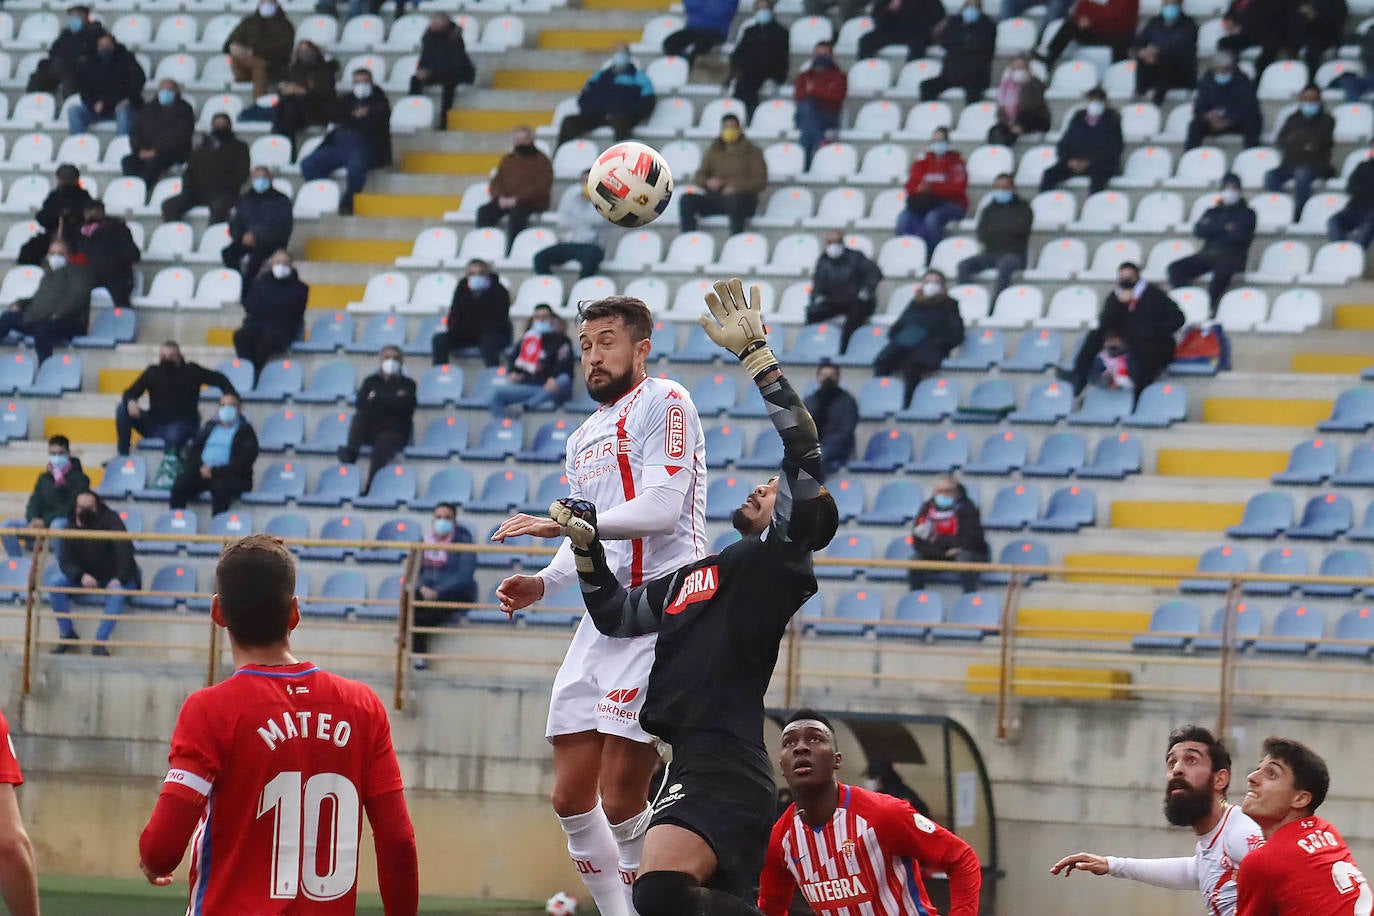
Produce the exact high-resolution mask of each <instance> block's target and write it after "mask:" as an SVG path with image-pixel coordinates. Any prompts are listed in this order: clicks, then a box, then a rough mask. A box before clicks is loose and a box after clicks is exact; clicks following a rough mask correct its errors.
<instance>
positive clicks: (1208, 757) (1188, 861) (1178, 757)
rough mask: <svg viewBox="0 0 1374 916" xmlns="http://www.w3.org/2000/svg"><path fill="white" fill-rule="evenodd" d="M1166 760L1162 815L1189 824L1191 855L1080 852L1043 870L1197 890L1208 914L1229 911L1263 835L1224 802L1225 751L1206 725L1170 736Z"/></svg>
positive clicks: (1227, 763)
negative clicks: (1244, 865)
mask: <svg viewBox="0 0 1374 916" xmlns="http://www.w3.org/2000/svg"><path fill="white" fill-rule="evenodd" d="M1165 762H1166V765H1167V767H1168V776H1169V782H1168V784H1167V786H1166V788H1165V790H1164V816H1165V818H1166V819H1167V820H1168V821H1169V823H1171V824H1173V825H1174V826H1175V827H1192V828H1193V832H1194V833H1196V834H1197V837H1198V840H1197V850H1196V851H1195V852H1194V853H1193V855H1191V856H1185V857H1179V858H1172V859H1124V858H1118V857H1117V856H1099V855H1095V854H1093V853H1090V852H1080V853H1075V854H1074V855H1071V856H1066V857H1065V858H1063V859H1060V860H1059V861H1058V862H1056V863H1055V864H1054V865H1053V866H1052V867H1051V868H1050V872H1051V873H1052V874H1056V875H1057V874H1060V873H1063V874H1064V875H1068V874H1070V873H1071V872H1073V871H1076V870H1077V871H1086V872H1090V873H1092V874H1094V875H1112V876H1114V877H1117V878H1130V879H1132V880H1134V881H1140V882H1143V883H1145V884H1153V885H1155V886H1157V887H1168V888H1173V889H1175V890H1200V891H1202V901H1203V905H1204V906H1205V910H1204V912H1205V913H1206V914H1207V916H1233V914H1234V913H1235V912H1236V874H1237V872H1239V870H1240V862H1241V860H1242V859H1244V858H1245V856H1246V854H1247V853H1249V852H1251V851H1252V850H1254V849H1256V848H1257V847H1259V846H1261V845H1263V844H1264V835H1263V834H1262V833H1261V832H1260V828H1259V825H1258V824H1256V823H1255V822H1254V821H1252V820H1251V819H1250V818H1249V817H1247V816H1246V815H1245V813H1244V812H1242V811H1241V810H1240V806H1239V805H1230V804H1227V803H1226V789H1227V787H1228V786H1229V785H1230V783H1231V754H1230V752H1229V751H1227V750H1226V747H1225V745H1223V744H1222V743H1221V742H1219V741H1217V740H1216V738H1214V737H1213V736H1212V733H1211V732H1209V731H1208V730H1207V729H1205V728H1200V727H1198V726H1196V725H1185V726H1183V727H1182V728H1178V729H1175V730H1174V731H1173V733H1172V734H1170V735H1169V750H1168V754H1167V756H1166V757H1165Z"/></svg>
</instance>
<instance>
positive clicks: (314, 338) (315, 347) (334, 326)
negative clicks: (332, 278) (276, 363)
mask: <svg viewBox="0 0 1374 916" xmlns="http://www.w3.org/2000/svg"><path fill="white" fill-rule="evenodd" d="M354 331H355V327H354V321H353V316H352V315H350V314H348V313H347V312H327V313H325V314H323V315H320V316H319V317H318V318H316V319H315V320H314V321H312V322H310V330H309V332H308V333H307V334H306V339H305V340H298V341H296V342H295V343H293V344H292V345H291V349H293V350H295V351H296V352H297V353H333V352H335V351H336V350H342V349H343V348H344V347H346V346H348V345H349V344H351V343H352V342H353V333H354ZM425 352H426V353H428V352H429V350H428V349H426V350H425Z"/></svg>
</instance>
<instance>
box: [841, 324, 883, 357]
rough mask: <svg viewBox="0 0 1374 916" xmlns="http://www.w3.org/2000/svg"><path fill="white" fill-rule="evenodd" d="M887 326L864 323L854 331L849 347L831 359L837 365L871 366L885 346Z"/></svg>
mask: <svg viewBox="0 0 1374 916" xmlns="http://www.w3.org/2000/svg"><path fill="white" fill-rule="evenodd" d="M887 342H888V341H887V328H884V327H879V326H878V325H872V324H866V325H863V326H861V327H859V328H857V329H855V331H854V336H853V337H851V338H850V339H849V348H848V349H846V350H845V351H844V352H843V353H837V354H836V355H835V356H834V358H833V359H832V360H831V361H832V362H834V363H835V365H837V366H872V365H873V362H874V360H876V359H877V358H878V354H879V353H881V352H882V350H883V348H884V347H886V346H887Z"/></svg>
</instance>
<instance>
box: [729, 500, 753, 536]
mask: <svg viewBox="0 0 1374 916" xmlns="http://www.w3.org/2000/svg"><path fill="white" fill-rule="evenodd" d="M730 524H731V525H732V526H733V527H734V529H735V530H736V531H738V532H739V533H740V537H746V538H747V537H749V535H751V534H753V533H754V523H753V522H751V521H749V516H747V515H745V514H744V507H743V506H740V507H739V508H738V509H736V510H735V511H734V512H733V513H732V514H731V515H730Z"/></svg>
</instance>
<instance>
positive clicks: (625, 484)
mask: <svg viewBox="0 0 1374 916" xmlns="http://www.w3.org/2000/svg"><path fill="white" fill-rule="evenodd" d="M627 419H629V412H628V411H626V412H625V413H623V414H621V416H620V420H619V421H618V422H617V423H616V424H615V444H616V449H615V453H616V461H617V462H618V463H619V465H620V486H621V488H622V489H623V490H624V491H625V501H626V502H629V501H630V500H632V499H634V498H635V474H634V469H633V468H632V467H630V452H629V448H628V446H629V440H630V436H629V433H627V432H626V431H625V421H626V420H627ZM643 584H644V539H643V538H635V539H634V540H632V541H630V588H634V587H635V586H637V585H643Z"/></svg>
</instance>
